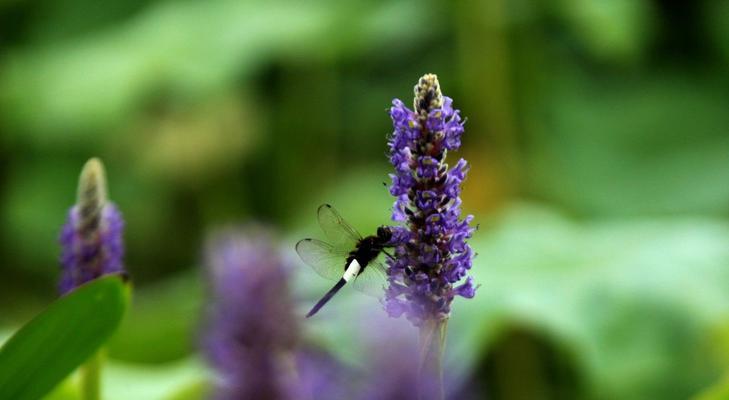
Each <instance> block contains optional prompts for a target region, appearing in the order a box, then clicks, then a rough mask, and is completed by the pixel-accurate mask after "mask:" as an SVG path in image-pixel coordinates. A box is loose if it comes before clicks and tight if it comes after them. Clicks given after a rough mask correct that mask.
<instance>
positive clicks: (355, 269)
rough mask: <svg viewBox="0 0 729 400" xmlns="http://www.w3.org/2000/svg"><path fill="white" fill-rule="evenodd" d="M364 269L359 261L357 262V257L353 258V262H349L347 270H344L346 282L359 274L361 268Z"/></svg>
mask: <svg viewBox="0 0 729 400" xmlns="http://www.w3.org/2000/svg"><path fill="white" fill-rule="evenodd" d="M360 269H362V267H360V265H359V263H358V262H357V259H356V258H354V259H352V262H351V263H349V266H348V267H347V270H346V271H344V275H343V276H342V279H344V281H345V282H349V281H350V280H351V279H352V278H354V277H355V276H357V274H359V270H360Z"/></svg>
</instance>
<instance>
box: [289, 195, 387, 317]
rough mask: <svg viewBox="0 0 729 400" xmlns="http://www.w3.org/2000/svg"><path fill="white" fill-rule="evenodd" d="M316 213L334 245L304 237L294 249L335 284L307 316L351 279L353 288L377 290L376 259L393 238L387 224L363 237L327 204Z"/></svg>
mask: <svg viewBox="0 0 729 400" xmlns="http://www.w3.org/2000/svg"><path fill="white" fill-rule="evenodd" d="M318 216H319V224H320V225H321V227H322V230H324V233H325V234H326V235H327V236H328V237H329V239H330V240H332V241H333V242H334V244H330V243H326V242H322V241H320V240H317V239H303V240H301V241H299V242H298V243H297V244H296V251H297V252H298V253H299V256H300V257H301V259H302V260H304V262H305V263H307V264H309V265H310V266H311V267H312V268H314V270H315V271H316V272H317V273H319V275H321V276H323V277H325V278H327V279H331V280H336V281H337V283H336V284H335V285H334V287H332V288H331V289H330V290H329V291H328V292H327V293H326V294H325V295H324V297H322V298H321V300H319V301H318V302H317V303H316V305H314V307H313V308H312V309H311V311H309V313H308V314H306V317H307V318H308V317H311V316H312V315H314V314H316V313H317V312H318V311H319V309H321V308H322V307H323V306H324V304H326V303H327V302H328V301H329V300H331V298H332V297H334V295H335V294H337V292H339V290H340V289H341V288H342V287H344V285H346V284H347V282H350V281H354V285H355V288H358V289H360V290H361V291H364V292H368V289H375V290H376V286H377V285H378V282H379V284H380V287H381V285H382V284H384V281H383V279H384V277H385V275H384V267H383V266H382V264H381V263H380V262H379V261H377V258H378V257H379V255H380V254H381V253H382V252H383V251H384V249H385V248H386V247H390V246H388V243H389V241H390V239H391V238H392V232H391V231H390V229H389V228H387V227H379V228H378V229H377V234H376V235H371V236H367V237H362V236H361V235H360V234H359V233H357V231H356V230H355V229H354V228H352V227H351V226H349V224H347V223H346V222H345V221H344V220H343V219H342V217H341V216H340V215H339V213H337V211H336V210H334V208H332V206H330V205H328V204H324V205H322V206H320V207H319V210H318ZM368 267H369V268H368ZM370 293H371V292H370ZM375 295H377V294H375Z"/></svg>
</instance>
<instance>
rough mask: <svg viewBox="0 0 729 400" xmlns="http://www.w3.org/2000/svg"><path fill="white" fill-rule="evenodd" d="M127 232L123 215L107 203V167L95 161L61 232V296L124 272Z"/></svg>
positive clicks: (87, 167) (88, 167) (82, 178)
mask: <svg viewBox="0 0 729 400" xmlns="http://www.w3.org/2000/svg"><path fill="white" fill-rule="evenodd" d="M123 230H124V221H123V220H122V216H121V213H120V212H119V210H118V209H117V208H116V206H115V205H114V204H113V203H111V202H109V201H107V196H106V177H105V174H104V166H103V164H102V163H101V161H100V160H99V159H97V158H92V159H90V160H89V161H88V162H86V165H84V168H83V170H82V171H81V176H80V178H79V185H78V199H77V203H76V205H75V206H73V207H71V209H70V210H69V212H68V218H67V220H66V224H65V225H64V226H63V228H62V229H61V235H60V238H59V242H60V243H61V247H62V249H61V258H60V261H61V268H62V274H61V282H60V284H59V290H60V292H61V294H66V293H68V292H70V291H71V290H73V289H74V288H76V287H78V286H79V285H81V284H83V283H86V282H88V281H91V280H93V279H96V278H98V277H100V276H103V275H107V274H114V273H123V272H124V266H123V264H122V256H123V255H124V242H123V239H122V233H123Z"/></svg>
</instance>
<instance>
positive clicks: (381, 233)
mask: <svg viewBox="0 0 729 400" xmlns="http://www.w3.org/2000/svg"><path fill="white" fill-rule="evenodd" d="M377 237H378V238H379V239H380V240H382V242H383V243H387V242H389V241H390V239H392V231H391V230H390V227H389V226H381V227H379V228H377Z"/></svg>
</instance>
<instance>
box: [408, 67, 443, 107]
mask: <svg viewBox="0 0 729 400" xmlns="http://www.w3.org/2000/svg"><path fill="white" fill-rule="evenodd" d="M414 92H415V100H414V102H413V107H414V109H415V111H416V112H417V113H419V114H423V113H424V114H425V115H427V114H428V113H429V112H430V110H433V109H436V108H441V107H443V93H441V91H440V83H439V82H438V76H437V75H436V74H425V75H423V76H421V77H420V79H418V83H417V84H416V85H415V88H414Z"/></svg>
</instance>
